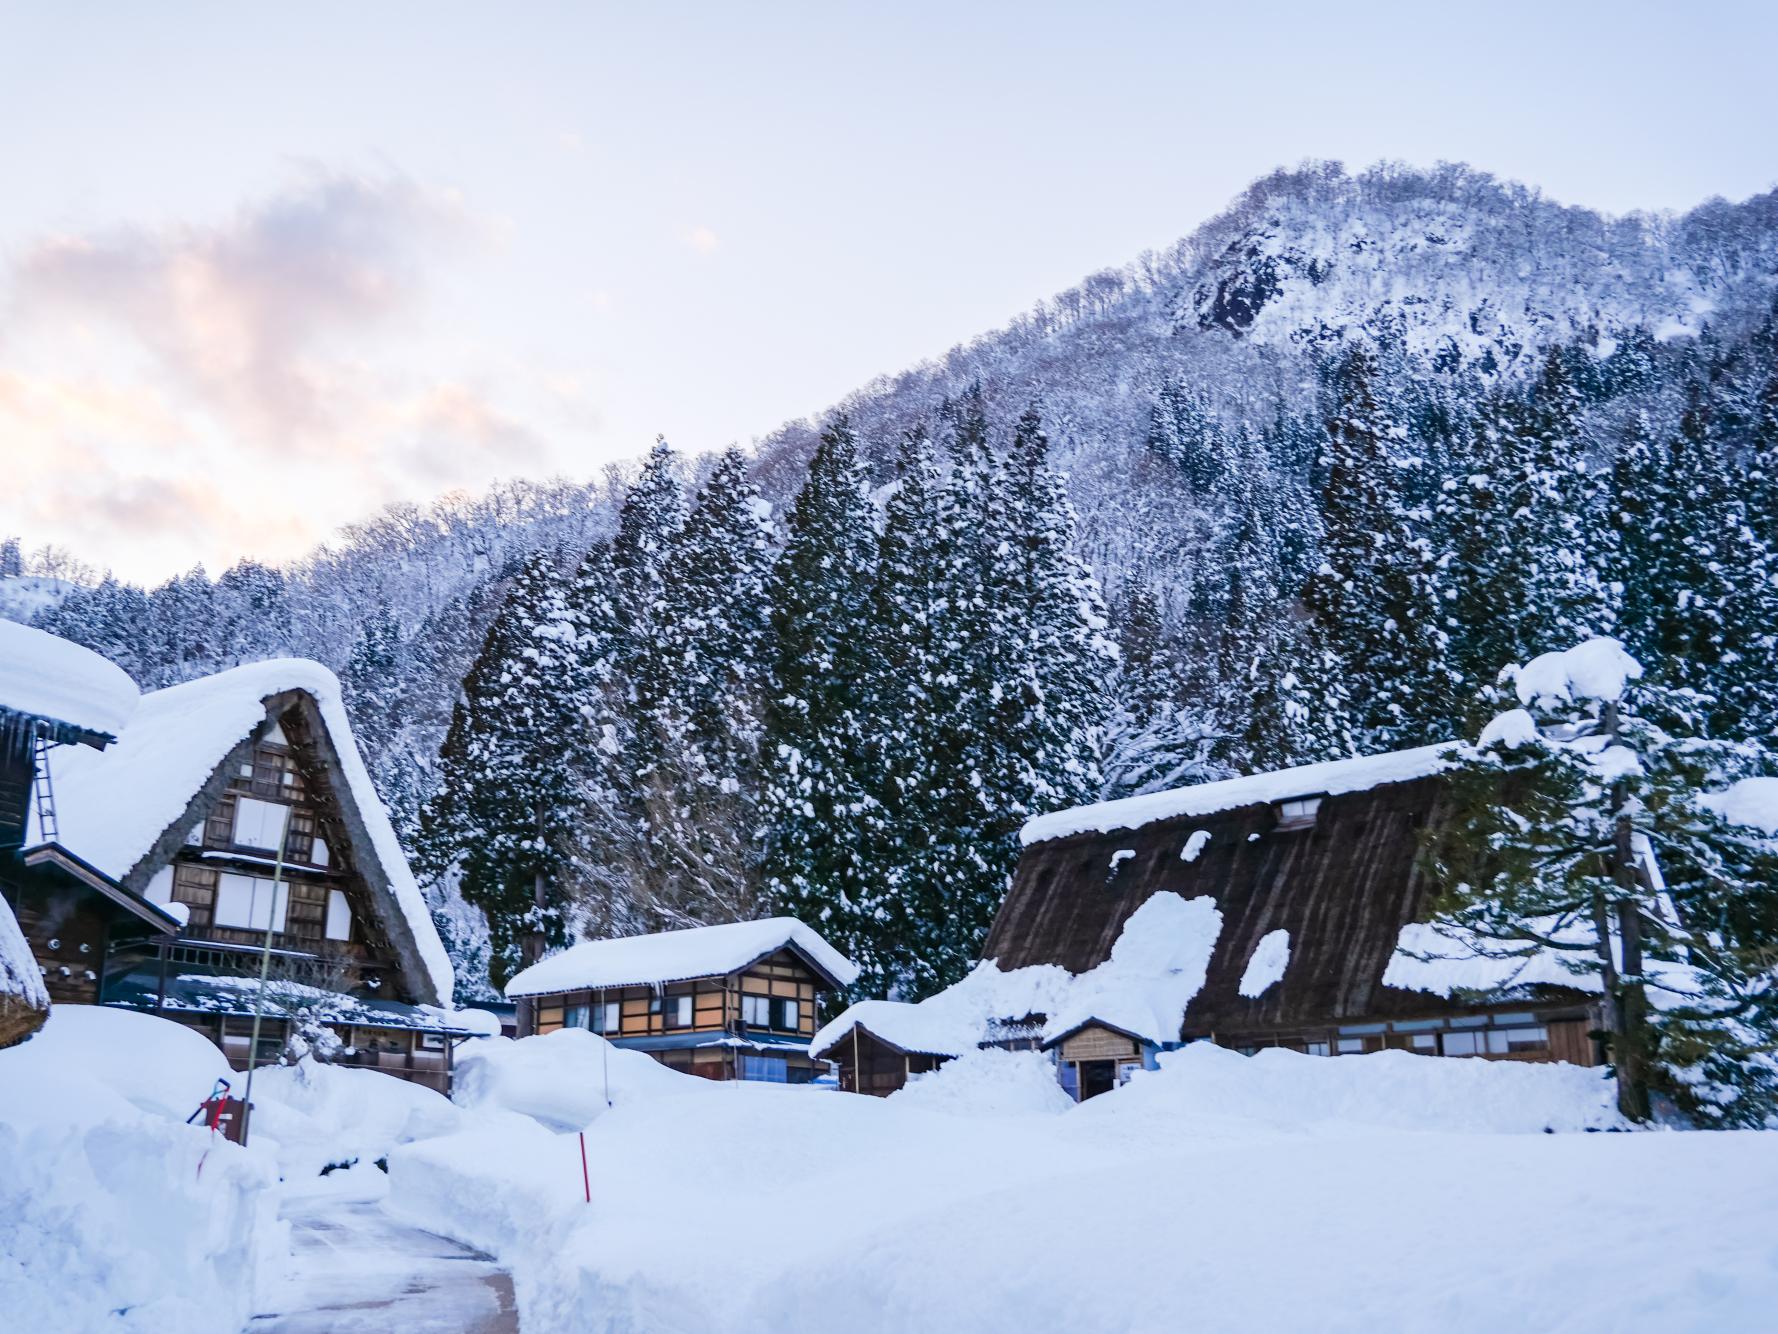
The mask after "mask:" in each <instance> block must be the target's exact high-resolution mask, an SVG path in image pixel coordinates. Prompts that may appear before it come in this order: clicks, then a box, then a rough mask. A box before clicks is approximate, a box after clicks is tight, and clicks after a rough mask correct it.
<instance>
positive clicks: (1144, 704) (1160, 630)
mask: <svg viewBox="0 0 1778 1334" xmlns="http://www.w3.org/2000/svg"><path fill="white" fill-rule="evenodd" d="M1111 628H1112V634H1113V636H1114V638H1115V640H1116V642H1117V646H1118V670H1117V673H1116V675H1115V676H1114V678H1113V680H1112V684H1111V691H1110V695H1111V704H1110V707H1109V711H1108V713H1107V716H1106V720H1105V728H1104V739H1103V742H1102V745H1101V751H1100V754H1101V759H1100V766H1099V767H1100V771H1101V773H1102V774H1103V779H1102V781H1101V784H1100V790H1099V796H1100V798H1101V799H1103V800H1114V799H1116V798H1118V797H1133V796H1139V795H1141V794H1143V793H1146V792H1161V791H1165V790H1166V789H1168V788H1174V787H1185V786H1187V785H1188V784H1191V783H1204V782H1210V781H1212V780H1214V779H1217V778H1226V777H1228V772H1229V771H1228V770H1227V769H1226V768H1225V767H1223V766H1222V765H1221V764H1219V763H1218V762H1217V761H1216V760H1215V758H1214V752H1215V750H1216V748H1217V743H1218V741H1219V739H1220V736H1219V733H1218V732H1217V730H1216V725H1215V722H1214V720H1213V719H1212V718H1211V717H1210V716H1209V715H1208V714H1207V713H1206V711H1205V710H1204V709H1202V708H1201V707H1199V706H1197V705H1195V704H1190V703H1187V681H1186V672H1185V661H1184V654H1185V651H1186V650H1185V647H1184V646H1183V645H1182V644H1181V643H1179V641H1178V640H1177V639H1176V638H1175V636H1174V635H1173V634H1172V633H1171V632H1169V630H1168V628H1167V624H1166V620H1165V618H1164V616H1163V615H1162V612H1161V606H1160V599H1159V597H1158V596H1157V595H1156V593H1155V590H1154V587H1153V585H1152V584H1150V583H1149V582H1148V581H1147V580H1146V579H1144V578H1141V577H1137V578H1134V579H1132V580H1130V582H1129V583H1127V584H1126V585H1125V587H1124V590H1123V594H1122V596H1121V597H1119V598H1118V599H1117V602H1116V605H1115V607H1114V609H1113V613H1112V617H1111Z"/></svg>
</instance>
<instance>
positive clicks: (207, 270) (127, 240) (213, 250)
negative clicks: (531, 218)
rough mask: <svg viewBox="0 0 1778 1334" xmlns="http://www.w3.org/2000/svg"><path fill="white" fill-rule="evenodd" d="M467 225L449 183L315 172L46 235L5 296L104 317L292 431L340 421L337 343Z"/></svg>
mask: <svg viewBox="0 0 1778 1334" xmlns="http://www.w3.org/2000/svg"><path fill="white" fill-rule="evenodd" d="M464 230H465V219H464V216H463V213H462V210H461V207H460V206H459V205H458V204H457V203H456V202H455V201H454V200H452V199H451V198H450V197H449V196H448V195H444V194H440V193H437V192H429V191H426V190H423V189H421V188H420V187H418V186H416V185H415V184H413V183H412V182H410V181H406V180H403V179H399V178H383V179H371V178H366V177H361V176H353V175H343V174H338V173H327V172H323V171H320V170H311V171H310V172H309V173H308V174H307V177H306V179H305V180H303V181H302V182H301V183H300V184H298V185H297V186H296V187H295V188H293V189H291V190H288V191H285V192H283V193H280V194H277V195H274V196H272V197H270V198H267V199H263V200H258V201H255V202H254V203H252V204H249V205H247V206H245V207H243V208H241V209H240V210H239V211H238V212H237V213H236V214H235V216H234V217H233V218H231V219H229V220H227V221H226V222H223V223H220V224H215V225H207V226H205V225H191V224H187V225H178V226H168V227H160V228H147V227H131V226H123V227H117V228H113V229H111V230H108V231H104V232H100V233H96V234H91V235H81V236H59V237H48V238H45V239H43V240H41V241H40V242H39V243H38V244H37V245H35V246H34V247H32V248H31V249H30V250H28V251H27V252H26V253H25V254H24V255H23V256H22V257H21V258H20V259H19V261H18V263H17V265H16V267H15V268H14V271H13V275H12V294H13V299H14V303H15V307H16V310H17V312H18V314H19V315H20V316H21V317H23V318H25V319H32V318H37V317H47V318H50V319H54V318H57V317H69V316H73V317H76V318H79V319H82V320H86V321H91V322H93V323H96V324H99V325H101V326H110V327H111V328H112V329H114V330H116V331H118V332H121V333H123V334H124V335H125V336H127V337H128V338H130V339H132V340H133V341H134V342H135V343H136V344H137V345H138V346H139V347H140V349H141V350H142V351H143V352H145V353H146V354H147V355H148V356H149V357H150V358H152V360H153V361H154V363H155V365H156V366H157V367H158V369H159V370H160V371H161V372H162V373H163V374H164V375H165V376H166V377H167V378H168V379H169V380H171V381H172V382H173V383H174V384H176V385H178V386H180V387H181V388H182V389H183V390H184V391H185V392H187V393H189V394H190V395H192V396H193V397H194V398H196V399H197V400H199V401H201V402H202V403H203V404H204V405H205V406H206V407H207V408H209V409H210V410H213V411H215V412H217V413H219V414H220V415H222V416H223V417H224V418H226V419H227V420H228V421H230V422H231V423H233V424H234V425H235V426H237V427H239V428H240V429H242V430H243V431H247V432H253V433H256V434H260V435H264V436H268V437H270V438H273V439H276V440H278V441H280V442H282V443H286V444H291V443H298V442H302V441H305V440H310V441H312V440H314V439H316V438H318V437H320V438H324V437H325V436H326V435H327V433H328V432H329V431H330V429H331V428H332V427H333V426H334V425H335V423H336V420H337V416H338V405H337V403H336V401H335V400H334V399H333V398H332V396H331V395H330V393H329V388H330V382H331V381H332V379H333V377H332V376H331V375H330V373H329V367H328V365H327V364H326V363H327V359H328V358H329V357H331V356H334V355H337V349H335V348H334V347H333V346H332V345H333V344H335V343H336V342H338V341H340V340H345V341H354V340H359V339H362V338H363V337H364V336H365V335H366V334H367V333H372V332H374V331H376V330H377V329H378V327H379V326H382V325H384V324H385V323H386V322H387V321H389V320H390V319H391V317H393V316H395V315H396V314H398V313H399V312H402V311H404V310H406V309H407V308H409V307H410V306H411V305H412V303H413V302H414V300H415V299H416V297H417V295H418V292H419V288H420V262H421V259H422V255H423V252H424V250H425V248H426V246H427V245H428V244H429V243H432V242H435V241H437V240H439V239H441V238H446V237H451V236H456V235H460V234H462V232H463V231H464Z"/></svg>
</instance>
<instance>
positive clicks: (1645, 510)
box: [1608, 386, 1778, 744]
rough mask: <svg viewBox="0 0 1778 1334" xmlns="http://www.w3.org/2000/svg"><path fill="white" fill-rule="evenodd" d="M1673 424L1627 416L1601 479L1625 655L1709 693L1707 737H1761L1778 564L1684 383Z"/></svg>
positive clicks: (1769, 710) (1775, 700)
mask: <svg viewBox="0 0 1778 1334" xmlns="http://www.w3.org/2000/svg"><path fill="white" fill-rule="evenodd" d="M1690 399H1691V401H1690V402H1689V403H1688V405H1687V407H1686V410H1685V412H1684V413H1683V414H1682V416H1681V419H1680V423H1679V427H1678V429H1677V430H1676V431H1674V432H1673V433H1672V434H1671V435H1670V436H1669V437H1668V438H1667V440H1666V441H1665V442H1660V443H1657V442H1655V441H1651V440H1650V439H1649V436H1648V427H1647V424H1646V422H1644V421H1643V420H1641V419H1640V418H1637V419H1634V420H1633V421H1632V422H1631V423H1630V425H1629V427H1628V429H1627V434H1626V437H1625V439H1624V441H1623V444H1622V447H1621V448H1620V450H1619V453H1618V457H1617V460H1616V463H1615V466H1614V468H1613V471H1612V475H1611V500H1610V505H1609V508H1608V519H1609V524H1610V528H1611V533H1610V539H1611V548H1610V549H1611V561H1610V568H1611V573H1612V578H1613V580H1614V582H1615V583H1617V584H1619V585H1621V587H1622V593H1621V595H1620V596H1621V598H1622V608H1623V609H1622V629H1623V635H1624V638H1625V640H1626V641H1627V642H1628V644H1629V645H1630V648H1631V650H1632V651H1633V652H1635V653H1636V654H1638V655H1639V656H1641V657H1643V658H1645V659H1646V660H1648V661H1650V662H1653V663H1656V664H1659V669H1660V671H1661V673H1662V678H1663V680H1664V681H1665V682H1666V683H1667V684H1670V685H1674V686H1679V687H1684V688H1687V689H1692V690H1696V691H1699V692H1701V693H1703V694H1705V695H1707V696H1709V697H1711V699H1712V701H1713V702H1712V706H1711V709H1710V712H1709V714H1708V716H1707V719H1706V721H1707V723H1708V725H1709V728H1710V730H1711V732H1712V733H1713V734H1714V735H1717V736H1742V737H1755V738H1759V739H1761V740H1762V741H1765V742H1766V743H1768V744H1770V743H1771V742H1772V740H1773V739H1774V729H1775V728H1778V663H1775V662H1774V646H1775V637H1778V587H1775V584H1774V581H1775V580H1778V561H1775V560H1774V557H1773V553H1772V552H1771V550H1770V549H1768V548H1767V547H1766V545H1765V543H1764V542H1763V541H1761V540H1760V538H1759V536H1758V535H1757V533H1755V532H1754V530H1753V528H1752V527H1751V525H1750V524H1749V522H1748V518H1747V513H1746V508H1745V506H1744V503H1743V501H1742V499H1741V489H1742V482H1741V479H1740V478H1738V477H1736V476H1735V475H1734V474H1733V473H1732V472H1731V470H1730V468H1729V466H1728V464H1727V462H1726V460H1725V458H1724V455H1723V452H1722V450H1721V449H1720V448H1719V446H1718V444H1717V441H1716V439H1715V436H1714V433H1713V431H1712V429H1711V419H1710V411H1709V404H1708V401H1707V399H1706V398H1705V395H1704V392H1703V390H1702V389H1701V388H1700V387H1698V386H1693V387H1692V389H1691V393H1690Z"/></svg>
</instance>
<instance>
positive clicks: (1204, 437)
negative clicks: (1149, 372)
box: [1146, 378, 1230, 496]
mask: <svg viewBox="0 0 1778 1334" xmlns="http://www.w3.org/2000/svg"><path fill="white" fill-rule="evenodd" d="M1146 443H1147V445H1148V448H1149V449H1150V450H1152V451H1153V452H1154V453H1156V454H1158V455H1160V457H1162V458H1164V459H1166V460H1167V462H1169V463H1171V464H1172V465H1173V466H1174V467H1176V468H1178V469H1179V471H1180V474H1181V475H1182V476H1183V477H1184V478H1185V480H1186V482H1187V483H1188V484H1189V485H1190V486H1191V487H1192V489H1193V490H1194V491H1196V492H1197V493H1198V494H1199V495H1202V496H1209V495H1212V494H1214V493H1215V492H1216V490H1217V488H1218V486H1219V485H1220V484H1221V482H1222V480H1223V478H1224V477H1225V476H1226V475H1227V473H1228V470H1229V464H1230V459H1229V440H1228V437H1227V433H1226V431H1225V429H1224V427H1223V425H1222V423H1221V422H1219V421H1218V420H1217V418H1216V414H1215V413H1214V412H1212V411H1211V410H1210V405H1209V403H1208V401H1207V400H1206V398H1205V395H1204V394H1203V392H1202V391H1201V390H1198V389H1194V388H1192V387H1191V386H1190V385H1189V384H1188V383H1187V382H1186V381H1184V380H1182V379H1178V378H1175V379H1170V380H1168V381H1167V382H1166V383H1165V384H1163V385H1162V386H1161V392H1160V393H1159V395H1157V396H1156V398H1155V401H1154V405H1153V406H1152V407H1151V408H1150V409H1149V414H1148V437H1147V441H1146Z"/></svg>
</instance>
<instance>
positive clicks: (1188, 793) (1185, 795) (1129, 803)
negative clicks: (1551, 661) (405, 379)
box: [1019, 741, 1455, 847]
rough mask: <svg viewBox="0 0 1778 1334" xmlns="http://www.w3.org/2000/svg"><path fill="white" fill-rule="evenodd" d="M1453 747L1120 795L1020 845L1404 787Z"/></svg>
mask: <svg viewBox="0 0 1778 1334" xmlns="http://www.w3.org/2000/svg"><path fill="white" fill-rule="evenodd" d="M1454 745H1455V743H1453V742H1448V741H1447V742H1440V743H1438V744H1437V745H1431V746H1416V747H1414V748H1413V749H1411V750H1397V751H1390V752H1388V753H1386V754H1382V755H1361V756H1357V757H1355V758H1351V759H1344V760H1326V761H1323V762H1322V763H1319V764H1305V765H1300V766H1298V767H1296V768H1293V769H1277V770H1273V771H1272V772H1270V773H1259V774H1248V775H1246V776H1244V777H1241V778H1227V779H1223V780H1221V781H1220V782H1215V783H1199V784H1196V785H1194V786H1192V787H1180V788H1173V789H1171V790H1169V791H1166V792H1152V793H1149V794H1148V795H1146V796H1141V797H1124V798H1121V799H1119V800H1117V801H1101V802H1095V803H1094V804H1092V805H1089V806H1075V807H1071V808H1070V809H1068V810H1062V811H1052V812H1051V813H1050V814H1048V815H1039V816H1037V817H1035V818H1033V819H1031V820H1028V821H1026V823H1025V827H1024V828H1023V829H1022V830H1020V832H1019V841H1020V843H1021V844H1023V845H1024V846H1026V847H1029V846H1030V845H1032V844H1033V843H1044V842H1048V841H1049V840H1051V839H1057V838H1068V837H1070V836H1072V835H1075V834H1084V833H1109V832H1110V831H1112V830H1118V829H1139V828H1141V827H1142V826H1144V825H1150V824H1155V823H1157V822H1159V821H1161V820H1172V819H1178V818H1182V817H1191V816H1205V815H1216V814H1220V813H1222V812H1224V811H1233V810H1239V809H1241V808H1242V807H1244V806H1257V805H1263V804H1269V803H1274V802H1280V801H1291V800H1294V799H1297V798H1302V797H1316V796H1339V795H1341V794H1343V793H1347V792H1364V791H1368V790H1370V789H1371V788H1377V787H1383V786H1385V785H1386V784H1389V783H1406V782H1411V781H1413V780H1415V779H1419V778H1431V777H1433V776H1434V775H1436V774H1440V773H1443V772H1444V771H1445V770H1446V769H1448V768H1450V765H1451V760H1450V752H1451V751H1452V749H1453V747H1454Z"/></svg>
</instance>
